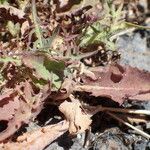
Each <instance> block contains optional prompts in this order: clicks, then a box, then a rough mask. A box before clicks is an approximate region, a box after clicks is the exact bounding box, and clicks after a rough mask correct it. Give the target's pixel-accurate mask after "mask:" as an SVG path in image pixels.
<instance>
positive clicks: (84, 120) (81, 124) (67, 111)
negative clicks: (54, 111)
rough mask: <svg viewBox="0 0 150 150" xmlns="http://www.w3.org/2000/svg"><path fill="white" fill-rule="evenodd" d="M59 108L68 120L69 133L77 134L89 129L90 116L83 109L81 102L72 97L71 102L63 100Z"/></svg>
mask: <svg viewBox="0 0 150 150" xmlns="http://www.w3.org/2000/svg"><path fill="white" fill-rule="evenodd" d="M59 110H60V111H61V112H62V113H63V114H64V115H65V117H66V119H67V121H69V132H70V134H77V133H81V132H84V131H85V130H87V129H89V126H90V124H91V119H90V116H89V115H88V114H87V113H86V112H85V111H84V109H83V108H82V106H81V103H80V102H79V101H78V100H76V99H74V100H73V101H72V102H68V101H64V102H63V103H62V104H61V105H60V106H59Z"/></svg>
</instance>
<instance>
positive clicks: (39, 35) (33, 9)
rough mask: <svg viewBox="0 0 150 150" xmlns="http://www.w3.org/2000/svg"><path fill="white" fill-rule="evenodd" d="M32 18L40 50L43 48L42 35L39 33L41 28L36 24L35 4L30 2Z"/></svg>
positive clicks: (33, 1)
mask: <svg viewBox="0 0 150 150" xmlns="http://www.w3.org/2000/svg"><path fill="white" fill-rule="evenodd" d="M32 16H33V22H34V26H35V33H36V36H37V38H38V40H39V43H40V48H42V47H44V45H43V40H42V39H43V36H42V33H41V28H40V26H39V24H38V17H37V10H36V2H35V0H32Z"/></svg>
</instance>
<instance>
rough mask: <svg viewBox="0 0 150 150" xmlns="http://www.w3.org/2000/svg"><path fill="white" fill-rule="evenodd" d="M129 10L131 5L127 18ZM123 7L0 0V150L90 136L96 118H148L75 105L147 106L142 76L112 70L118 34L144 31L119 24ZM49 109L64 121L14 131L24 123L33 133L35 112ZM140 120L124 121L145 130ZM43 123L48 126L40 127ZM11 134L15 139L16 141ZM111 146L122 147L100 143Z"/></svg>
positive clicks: (148, 87)
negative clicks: (106, 102)
mask: <svg viewBox="0 0 150 150" xmlns="http://www.w3.org/2000/svg"><path fill="white" fill-rule="evenodd" d="M133 3H134V2H132V3H131V5H132V4H133ZM137 4H138V3H135V5H132V6H133V9H131V11H132V12H134V14H137V13H138V12H137V10H138V9H136V7H138V6H137ZM129 6H130V5H127V3H126V2H125V3H124V2H123V1H122V0H121V1H112V0H107V1H99V0H93V1H91V0H77V1H72V0H67V1H63V0H51V1H49V0H44V1H42V0H37V1H36V0H31V1H29V0H28V1H18V0H14V1H8V0H0V142H1V144H0V149H2V150H13V149H15V150H20V149H27V150H28V149H30V150H42V149H44V148H45V147H46V146H47V145H48V144H50V143H52V142H53V141H54V140H55V139H56V138H58V137H59V136H60V135H62V134H64V133H65V132H66V131H69V132H68V133H69V134H70V135H72V136H75V135H77V134H81V133H83V132H85V131H86V132H87V130H90V128H91V126H92V116H93V115H95V113H98V112H99V111H100V112H104V113H105V112H106V113H107V114H111V113H110V112H111V111H112V112H113V115H114V116H115V113H118V112H121V113H127V111H128V113H129V112H130V113H133V112H134V113H133V114H132V115H135V114H136V115H143V116H144V115H149V111H147V110H145V111H144V110H143V109H142V111H140V110H139V111H138V112H137V111H136V109H134V110H132V111H131V109H126V111H125V110H124V108H123V106H122V108H120V109H117V108H111V106H110V107H105V105H104V106H103V104H101V106H94V104H93V101H91V102H90V104H87V103H86V100H83V99H82V98H83V97H82V95H85V94H86V95H88V96H89V97H90V95H92V98H93V99H94V98H95V99H96V97H103V98H104V100H105V99H106V98H110V99H111V100H113V101H115V102H118V103H119V104H120V105H121V104H122V103H125V100H127V99H128V100H132V101H133V100H138V101H147V102H149V101H150V73H149V72H145V71H142V70H139V69H137V68H132V67H130V66H121V65H120V64H117V63H116V61H117V60H118V59H119V58H120V54H119V53H118V51H117V48H116V39H117V38H118V37H119V36H120V35H121V34H122V32H123V33H124V30H125V29H129V27H134V28H132V31H134V29H135V27H138V28H143V29H145V30H147V29H149V28H148V27H143V26H140V25H134V24H132V23H127V22H125V20H124V19H125V15H127V14H128V13H127V12H124V11H123V10H125V11H129V10H128V9H130V7H129ZM134 10H135V11H134ZM145 12H146V13H148V11H147V10H146V11H145ZM140 16H142V15H141V14H140ZM128 17H130V16H126V19H129V20H130V21H131V20H132V18H131V19H130V18H128ZM144 17H146V15H144ZM144 19H145V18H144ZM133 20H134V19H133ZM140 22H141V21H140ZM125 32H126V31H125ZM110 99H109V101H110ZM110 102H111V101H110ZM54 105H55V108H57V111H58V113H59V115H58V116H59V117H60V118H64V119H65V120H64V121H60V120H61V119H58V120H57V123H56V122H54V121H53V120H52V119H51V118H49V119H50V121H47V122H46V123H45V122H43V123H42V124H43V125H44V126H43V127H39V128H38V129H35V130H33V131H31V132H29V131H28V130H27V131H22V130H21V129H20V128H21V127H23V125H25V124H26V125H28V124H29V123H30V122H32V121H33V122H34V123H35V124H38V126H40V119H39V116H42V117H43V118H44V117H45V116H43V115H41V114H43V113H42V111H43V110H44V109H45V107H47V106H49V108H50V107H51V106H54ZM85 106H86V107H85ZM116 106H118V107H119V105H117V103H116ZM124 106H125V104H124ZM112 107H113V106H112ZM120 107H121V106H120ZM116 109H117V111H116ZM49 112H50V113H51V114H50V115H51V116H53V117H52V118H55V117H56V116H55V114H54V112H53V111H49ZM39 113H41V114H40V115H39V116H38V117H37V115H38V114H39ZM47 115H49V114H47ZM58 116H57V117H58ZM110 116H111V115H110ZM143 116H142V117H141V118H140V117H139V118H138V119H139V120H136V117H135V119H134V121H133V120H131V117H130V116H126V118H130V119H129V121H130V120H131V121H130V122H131V123H135V122H138V124H139V122H140V123H141V122H142V123H146V122H147V121H148V119H147V118H146V117H143ZM145 118H146V119H145ZM35 119H37V120H36V121H35ZM143 119H144V120H143ZM38 121H39V122H38ZM58 121H59V122H58ZM49 122H50V123H51V124H52V125H48V126H45V125H47V124H48V123H49ZM102 125H103V124H102ZM132 126H133V125H132ZM19 129H20V130H21V135H16V134H15V133H16V132H17V131H19ZM23 132H24V133H23ZM118 133H119V132H118ZM144 133H145V132H144ZM114 134H115V133H114ZM146 134H147V135H148V133H146ZM13 135H15V136H17V137H16V138H12V137H13ZM101 137H102V136H101ZM147 137H149V135H148V136H147ZM70 138H71V137H70ZM102 138H103V137H102ZM115 139H116V136H115ZM85 140H86V139H85ZM114 141H115V142H114ZM116 141H117V142H119V143H121V142H122V141H123V140H121V139H120V140H118V139H117V140H113V139H112V138H111V139H110V140H109V142H108V143H107V142H106V144H107V145H109V148H112V147H111V146H113V147H114V148H118V146H119V145H118V143H117V142H116ZM85 143H86V141H85ZM112 144H113V145H112ZM94 146H95V145H94ZM122 148H124V149H125V148H126V146H123V147H122Z"/></svg>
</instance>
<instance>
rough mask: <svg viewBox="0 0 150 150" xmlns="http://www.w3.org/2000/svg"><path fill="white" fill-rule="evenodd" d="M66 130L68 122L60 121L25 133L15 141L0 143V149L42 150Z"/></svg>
mask: <svg viewBox="0 0 150 150" xmlns="http://www.w3.org/2000/svg"><path fill="white" fill-rule="evenodd" d="M67 130H68V122H66V121H62V122H59V123H58V124H55V125H49V126H45V127H41V128H39V129H36V130H35V131H32V132H28V133H25V134H23V135H21V136H19V137H18V139H17V141H16V142H8V143H5V144H3V143H2V144H0V149H1V150H42V149H44V148H45V147H46V146H47V145H48V144H50V143H51V142H53V141H54V140H55V139H56V138H58V137H59V136H61V135H62V134H63V133H65V132H66V131H67Z"/></svg>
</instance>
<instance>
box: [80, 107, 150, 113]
mask: <svg viewBox="0 0 150 150" xmlns="http://www.w3.org/2000/svg"><path fill="white" fill-rule="evenodd" d="M83 107H84V108H86V109H89V111H91V112H92V110H93V112H92V114H96V113H97V112H99V111H112V112H119V113H129V114H139V115H150V110H142V109H141V110H138V109H125V108H113V107H104V106H101V105H98V106H83Z"/></svg>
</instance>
